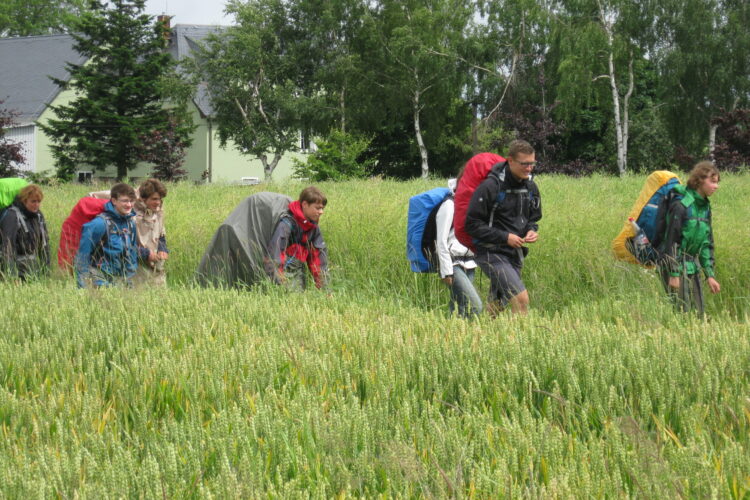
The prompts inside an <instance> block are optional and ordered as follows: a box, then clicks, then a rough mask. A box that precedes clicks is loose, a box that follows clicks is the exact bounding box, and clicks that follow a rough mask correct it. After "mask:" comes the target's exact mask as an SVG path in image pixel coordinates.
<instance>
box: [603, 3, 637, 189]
mask: <svg viewBox="0 0 750 500" xmlns="http://www.w3.org/2000/svg"><path fill="white" fill-rule="evenodd" d="M602 22H603V23H604V30H605V31H606V32H607V42H608V45H609V58H608V70H609V86H610V88H611V89H612V106H613V107H614V113H615V137H616V138H617V170H618V172H619V173H620V175H625V170H626V169H627V162H628V150H627V148H628V146H627V137H626V135H624V134H623V126H622V125H623V124H622V121H621V120H620V92H619V90H618V88H617V80H616V79H615V55H614V42H613V39H612V38H613V37H612V27H611V26H609V25H608V24H607V23H606V20H605V17H604V13H603V12H602ZM631 84H632V81H631ZM628 97H629V95H628ZM625 117H626V119H627V112H626V113H625ZM625 133H627V132H625Z"/></svg>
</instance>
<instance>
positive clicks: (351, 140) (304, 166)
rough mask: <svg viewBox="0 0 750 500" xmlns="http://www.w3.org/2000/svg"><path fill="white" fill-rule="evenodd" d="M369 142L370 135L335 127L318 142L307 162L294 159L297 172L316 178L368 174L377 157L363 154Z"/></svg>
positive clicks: (295, 172) (344, 177)
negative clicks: (340, 129)
mask: <svg viewBox="0 0 750 500" xmlns="http://www.w3.org/2000/svg"><path fill="white" fill-rule="evenodd" d="M369 145H370V140H369V139H367V138H362V137H356V136H353V135H351V134H347V133H345V132H341V131H339V130H333V131H331V133H330V134H329V135H328V137H326V138H322V139H320V140H317V141H316V142H315V146H316V150H315V151H313V152H312V153H310V154H309V155H308V156H307V159H306V161H305V162H301V161H299V160H298V159H296V158H295V159H294V175H295V177H298V178H302V179H308V180H310V181H315V182H319V181H340V180H345V179H361V178H364V177H367V176H368V175H369V174H370V173H371V171H372V167H373V165H374V161H373V160H372V159H363V158H362V154H363V153H364V151H365V150H366V149H367V147H368V146H369Z"/></svg>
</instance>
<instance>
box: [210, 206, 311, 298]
mask: <svg viewBox="0 0 750 500" xmlns="http://www.w3.org/2000/svg"><path fill="white" fill-rule="evenodd" d="M291 201H292V200H291V199H290V198H289V197H288V196H286V195H283V194H278V193H269V192H262V193H256V194H253V195H251V196H248V197H247V198H245V199H244V200H242V201H241V202H240V204H239V205H238V206H237V207H236V208H235V209H234V210H233V211H232V213H230V214H229V215H228V216H227V218H226V219H224V222H222V223H221V225H220V226H219V228H218V229H217V230H216V233H214V236H213V238H212V239H211V242H210V243H209V245H208V248H206V251H205V252H204V254H203V257H202V258H201V261H200V263H199V264H198V269H197V270H196V273H195V279H196V282H197V283H198V284H199V285H201V286H204V287H208V286H215V287H228V286H234V287H241V286H247V285H252V284H254V283H258V282H261V281H263V280H265V279H267V277H268V274H267V270H266V264H267V262H268V261H269V260H270V256H269V255H268V243H269V241H271V237H272V236H273V233H274V231H275V229H276V224H278V223H279V222H280V221H281V220H283V219H284V217H285V216H286V214H287V213H288V208H289V203H291ZM287 222H288V223H289V222H291V221H289V220H288V221H287ZM296 225H297V224H293V227H294V226H296ZM297 237H298V235H297V234H296V233H294V232H293V234H292V238H297Z"/></svg>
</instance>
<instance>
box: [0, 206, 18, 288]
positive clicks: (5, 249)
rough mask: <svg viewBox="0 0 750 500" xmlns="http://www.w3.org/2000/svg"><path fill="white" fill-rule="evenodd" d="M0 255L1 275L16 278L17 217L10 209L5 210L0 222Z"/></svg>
mask: <svg viewBox="0 0 750 500" xmlns="http://www.w3.org/2000/svg"><path fill="white" fill-rule="evenodd" d="M0 235H1V236H2V240H0V255H2V268H3V274H5V275H6V276H9V277H10V276H12V277H16V276H17V273H18V270H17V268H16V237H17V236H18V217H16V214H15V213H13V210H11V209H10V208H8V209H6V210H5V213H4V214H3V220H2V221H0Z"/></svg>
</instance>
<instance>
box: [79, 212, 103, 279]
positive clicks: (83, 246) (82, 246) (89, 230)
mask: <svg viewBox="0 0 750 500" xmlns="http://www.w3.org/2000/svg"><path fill="white" fill-rule="evenodd" d="M106 231H107V223H106V222H104V220H102V219H101V218H99V217H95V218H94V220H92V221H91V222H88V223H86V224H84V225H83V231H82V232H81V242H80V243H79V244H78V253H76V281H77V283H78V288H86V280H87V279H88V277H89V267H91V265H92V262H91V254H93V253H94V249H95V248H96V246H97V245H98V244H99V242H100V241H101V240H102V238H104V233H105V232H106Z"/></svg>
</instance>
